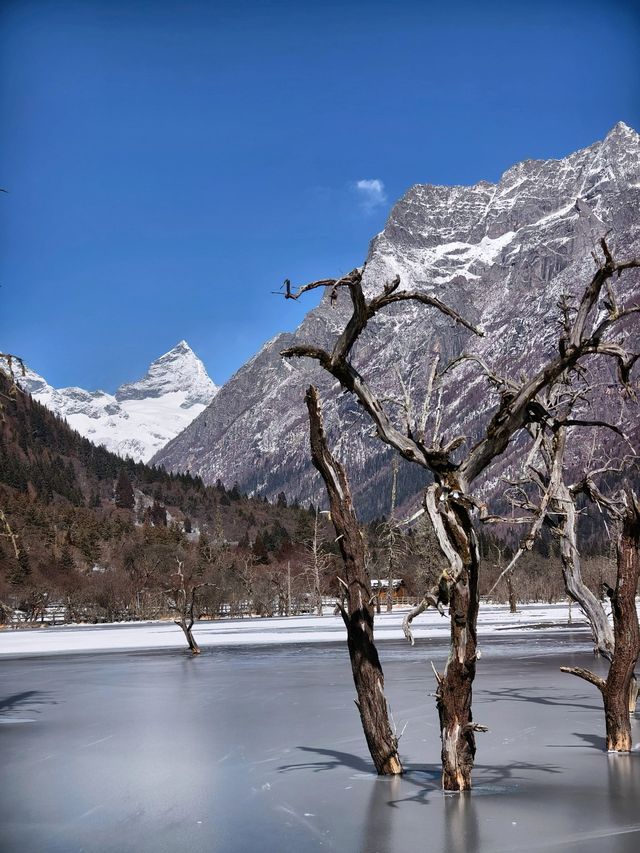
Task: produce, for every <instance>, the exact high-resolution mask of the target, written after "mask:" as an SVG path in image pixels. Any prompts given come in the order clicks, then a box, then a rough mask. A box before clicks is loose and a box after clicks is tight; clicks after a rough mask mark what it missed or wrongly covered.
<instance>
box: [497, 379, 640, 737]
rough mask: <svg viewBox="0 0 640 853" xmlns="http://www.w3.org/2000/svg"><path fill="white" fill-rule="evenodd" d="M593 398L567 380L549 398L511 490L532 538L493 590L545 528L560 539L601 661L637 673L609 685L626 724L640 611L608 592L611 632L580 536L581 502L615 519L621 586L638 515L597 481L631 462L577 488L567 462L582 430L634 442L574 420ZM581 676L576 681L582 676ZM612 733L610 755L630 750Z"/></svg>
mask: <svg viewBox="0 0 640 853" xmlns="http://www.w3.org/2000/svg"><path fill="white" fill-rule="evenodd" d="M592 390H593V389H592V388H591V387H590V386H589V385H588V384H587V385H586V386H584V387H583V386H582V385H578V387H573V388H572V387H571V384H570V379H569V377H565V378H564V382H562V383H559V384H558V386H557V387H554V388H551V389H549V390H548V393H547V395H546V399H545V408H546V412H547V417H546V418H545V420H544V422H541V423H538V424H532V425H531V432H532V435H533V437H534V445H533V449H532V451H531V453H530V454H529V456H528V457H527V460H526V461H525V466H524V467H525V469H526V470H525V472H524V473H525V477H524V478H523V479H522V480H521V481H519V482H516V483H512V486H511V489H512V492H511V499H512V504H513V505H514V506H517V507H518V508H519V509H522V510H524V511H525V512H526V513H528V514H529V515H528V516H524V517H521V518H519V519H517V521H519V522H520V523H529V522H530V524H531V527H530V530H529V532H528V535H527V536H526V537H525V538H524V539H523V540H522V542H521V544H520V547H519V548H518V550H517V551H516V554H515V556H514V558H513V559H512V560H511V562H510V563H509V565H508V566H507V568H506V569H505V570H504V571H503V572H502V573H501V575H500V577H499V578H498V581H496V584H494V588H495V586H496V585H497V583H498V582H499V581H500V580H501V579H502V578H505V577H506V578H508V577H509V575H510V574H511V573H512V571H513V568H514V566H515V564H516V562H517V560H518V559H519V557H520V556H521V555H522V553H524V551H525V550H528V549H530V548H531V547H532V546H533V543H534V541H535V539H536V537H537V536H538V535H539V533H540V531H541V529H542V526H543V525H547V526H548V527H549V528H550V529H551V530H552V532H553V533H554V534H555V535H556V536H557V537H558V539H559V543H560V557H561V561H562V574H563V578H564V583H565V589H566V591H567V595H568V596H569V600H570V601H575V602H576V603H577V604H578V605H579V606H580V608H581V610H582V612H583V613H584V614H585V616H586V617H587V620H588V622H589V625H590V627H591V632H592V635H593V639H594V652H595V653H596V654H598V655H602V656H603V657H605V658H606V659H607V660H608V661H609V665H610V670H611V671H612V672H613V673H616V672H618V671H619V669H620V667H621V666H622V667H623V668H624V669H625V671H626V667H627V666H630V667H631V669H630V676H629V679H628V680H627V679H626V678H625V679H623V678H620V677H614V676H612V678H611V680H610V681H609V682H608V684H607V697H606V699H605V707H606V706H607V704H609V705H615V706H616V707H617V706H618V705H622V704H624V705H625V706H626V707H627V709H628V713H627V716H628V714H629V713H633V712H634V711H635V707H636V700H637V694H638V689H637V682H636V679H635V676H634V673H633V670H634V667H635V663H636V659H637V653H636V655H635V658H634V659H633V661H632V662H631V658H630V657H629V655H630V652H629V649H630V645H629V644H631V646H633V639H632V635H633V634H634V633H635V632H636V629H637V625H638V619H637V615H636V611H635V609H633V610H630V609H629V608H628V607H626V606H624V607H617V605H616V603H615V601H616V600H618V599H620V596H619V594H618V588H617V587H616V590H612V589H611V588H609V587H607V591H608V595H609V598H610V599H611V601H612V610H613V614H614V626H613V629H612V627H611V624H610V622H609V619H608V616H607V613H606V611H605V608H604V605H603V603H602V601H601V600H600V598H599V597H598V596H596V595H594V593H593V592H592V590H590V589H589V587H588V586H587V585H586V583H585V582H584V580H583V577H582V568H581V547H580V542H579V536H578V518H579V508H578V500H579V498H580V497H581V496H584V497H586V498H587V500H589V501H591V502H592V503H593V504H594V505H595V506H597V507H598V509H599V510H600V513H601V514H603V516H608V517H609V519H610V523H611V525H612V527H613V531H614V539H615V540H616V545H617V552H618V583H619V584H620V582H621V581H620V570H621V564H620V554H621V552H622V551H628V549H629V545H628V544H627V545H624V544H623V540H622V538H621V537H622V536H623V534H622V530H623V528H624V519H625V517H626V516H627V515H628V514H629V512H632V508H633V507H634V506H635V505H636V504H635V500H634V499H633V498H632V496H631V493H629V494H628V495H627V496H626V497H625V496H624V494H623V495H621V496H619V497H615V496H613V497H612V496H606V495H605V494H603V492H602V491H601V489H599V488H598V486H597V485H596V481H597V479H598V478H599V477H601V476H604V475H611V474H612V473H614V472H616V473H617V474H623V473H624V472H625V471H626V470H627V467H628V463H627V458H626V457H625V459H623V461H622V462H621V463H620V464H615V462H610V463H607V464H605V465H603V466H601V467H599V468H595V469H594V470H590V471H588V472H587V473H586V474H584V475H583V476H582V477H581V478H580V479H579V480H578V481H576V482H575V483H573V484H571V485H568V484H567V483H566V481H565V456H566V453H567V449H568V443H569V442H570V441H571V438H572V436H574V435H575V432H574V431H575V428H576V427H580V426H585V427H596V428H607V429H609V430H613V431H614V432H616V433H618V434H620V435H621V437H622V438H623V440H624V441H625V442H627V443H628V441H629V440H628V439H627V437H626V436H625V435H624V433H622V431H621V430H620V428H619V427H618V426H617V425H615V424H610V423H607V422H604V421H599V420H589V419H580V418H575V417H573V416H572V410H573V407H574V405H575V404H576V402H577V401H580V402H581V403H584V402H587V403H588V401H589V392H591V391H592ZM594 441H595V439H594ZM632 449H633V448H632ZM634 456H635V453H634ZM531 486H532V487H533V488H535V489H537V491H538V493H539V498H538V499H537V500H533V499H532V498H530V497H529V496H528V492H527V488H528V487H531ZM630 508H631V509H630ZM487 520H492V519H487ZM493 520H496V519H493ZM510 521H511V523H513V522H514V521H515V519H513V518H511V519H510ZM605 525H606V522H605ZM627 538H628V537H627ZM625 541H627V540H625ZM636 547H637V543H636ZM624 580H625V582H631V583H633V579H630V576H629V575H628V574H627V575H626V576H625V578H624ZM636 587H637V577H636V579H635V584H634V586H633V590H634V592H633V595H634V598H635V589H636ZM616 613H617V615H616ZM629 620H630V621H629ZM620 637H624V638H625V639H624V641H623V643H622V646H620V647H618V646H617V642H618V640H619V638H620ZM630 637H631V639H630ZM620 656H622V661H623V662H624V663H621V657H620ZM563 671H565V672H573V670H572V669H566V668H563ZM579 672H584V670H580V671H579ZM579 672H576V673H575V674H579ZM600 681H602V679H600ZM594 683H596V682H594ZM599 686H600V685H599ZM616 690H621V691H624V692H623V693H621V694H620V695H614V694H615V691H616ZM603 695H604V694H603ZM606 716H607V720H609V715H608V714H607V715H606ZM607 726H608V728H607V731H608V735H607V742H608V744H609V747H608V748H609V749H611V750H614V751H619V750H618V747H617V746H615V744H625V743H626V742H627V739H626V735H625V736H622V737H619V736H618V735H617V734H616V733H615V732H614V731H613V727H614V726H615V723H614V722H613V718H612V722H611V736H610V734H609V732H610V726H609V723H608V724H607ZM621 749H622V751H625V750H626V747H624V746H622V748H621Z"/></svg>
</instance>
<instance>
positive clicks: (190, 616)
mask: <svg viewBox="0 0 640 853" xmlns="http://www.w3.org/2000/svg"><path fill="white" fill-rule="evenodd" d="M176 564H177V566H178V568H177V569H176V571H175V572H173V574H172V575H171V576H170V577H169V579H168V581H167V582H165V583H164V585H163V593H164V596H165V599H166V602H167V606H168V608H169V610H170V611H171V612H172V613H173V614H174V616H175V618H174V620H173V621H174V622H175V624H176V625H179V626H180V628H181V629H182V631H183V633H184V636H185V639H186V641H187V645H188V646H189V649H190V650H191V652H192V654H194V655H199V654H200V646H199V645H198V644H197V642H196V640H195V637H194V636H193V625H194V622H195V620H196V613H195V609H196V603H197V597H198V593H199V591H200V590H201V589H204V587H207V586H212V584H211V583H210V582H209V581H204V580H202V579H201V578H199V577H197V575H196V573H195V572H194V571H187V572H185V568H184V564H185V561H184V560H180V559H178V558H177V557H176Z"/></svg>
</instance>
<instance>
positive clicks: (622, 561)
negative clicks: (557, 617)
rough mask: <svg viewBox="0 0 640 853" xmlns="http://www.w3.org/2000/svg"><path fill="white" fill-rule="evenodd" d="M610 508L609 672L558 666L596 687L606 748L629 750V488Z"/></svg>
mask: <svg viewBox="0 0 640 853" xmlns="http://www.w3.org/2000/svg"><path fill="white" fill-rule="evenodd" d="M610 510H611V512H612V513H615V515H616V516H617V523H618V528H619V529H618V535H617V541H616V551H617V572H616V586H615V589H609V590H608V596H609V598H610V599H611V608H612V611H613V635H614V649H613V654H612V656H611V658H610V661H611V662H610V664H609V672H608V674H607V677H606V678H601V677H600V676H599V675H596V674H595V673H593V672H591V671H590V670H588V669H582V668H581V667H572V666H562V667H560V669H561V670H562V671H563V672H568V673H571V674H572V675H577V676H578V677H579V678H584V679H585V680H586V681H588V682H590V683H591V684H594V685H595V686H596V687H597V688H598V689H599V690H600V692H601V693H602V701H603V703H604V715H605V726H606V736H607V750H608V751H609V752H629V751H630V750H631V747H632V740H631V723H630V719H629V717H630V714H629V710H630V707H629V705H630V701H629V697H630V693H631V692H632V684H633V680H634V669H635V666H636V663H637V661H638V656H639V655H640V628H639V626H638V614H637V611H636V591H637V588H638V579H639V577H640V503H639V502H638V499H637V497H636V496H635V495H634V494H633V493H632V492H631V490H627V491H626V493H625V499H624V502H623V506H622V508H619V507H617V506H615V505H614V504H611V507H610ZM635 698H636V697H635V696H634V697H633V699H634V700H635Z"/></svg>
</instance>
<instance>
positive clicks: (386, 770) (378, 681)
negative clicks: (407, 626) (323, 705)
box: [305, 385, 402, 776]
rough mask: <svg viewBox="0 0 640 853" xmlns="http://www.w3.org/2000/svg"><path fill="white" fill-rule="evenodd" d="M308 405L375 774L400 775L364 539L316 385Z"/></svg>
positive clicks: (313, 455)
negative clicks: (333, 451) (339, 564)
mask: <svg viewBox="0 0 640 853" xmlns="http://www.w3.org/2000/svg"><path fill="white" fill-rule="evenodd" d="M305 402H306V404H307V409H308V412H309V437H310V443H311V458H312V460H313V464H314V466H315V467H316V468H317V470H318V471H319V472H320V475H321V476H322V479H323V481H324V484H325V486H326V489H327V494H328V496H329V507H330V511H331V521H332V522H333V526H334V528H335V531H336V536H337V542H338V546H339V548H340V555H341V557H342V565H343V568H344V575H345V576H344V578H338V580H339V582H340V584H341V586H342V588H343V591H344V596H343V598H342V600H341V601H339V602H338V608H339V610H340V613H341V615H342V618H343V620H344V624H345V626H346V628H347V645H348V648H349V658H350V660H351V671H352V673H353V680H354V683H355V686H356V693H357V695H358V699H357V702H356V705H357V706H358V711H359V712H360V719H361V721H362V728H363V729H364V734H365V737H366V739H367V746H368V747H369V752H370V753H371V758H372V759H373V763H374V765H375V768H376V770H377V771H378V773H379V774H380V775H381V776H392V775H397V774H399V773H402V764H401V762H400V757H399V756H398V739H397V738H396V736H395V734H394V732H393V729H392V727H391V724H390V721H389V709H388V706H387V700H386V697H385V694H384V676H383V674H382V666H381V664H380V658H379V657H378V650H377V649H376V646H375V643H374V639H373V619H374V608H373V597H372V594H371V579H370V577H369V572H368V571H367V567H366V559H365V546H364V540H363V538H362V533H361V532H360V525H359V524H358V519H357V516H356V513H355V510H354V508H353V502H352V500H351V491H350V489H349V483H348V481H347V476H346V473H345V470H344V468H343V466H342V465H341V464H340V462H339V461H338V460H337V459H336V458H335V457H334V456H333V455H332V454H331V452H330V451H329V448H328V446H327V440H326V436H325V433H324V426H323V422H322V411H321V409H320V400H319V398H318V392H317V390H316V389H315V388H314V386H313V385H311V386H310V387H309V388H308V389H307V393H306V396H305Z"/></svg>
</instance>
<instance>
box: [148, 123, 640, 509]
mask: <svg viewBox="0 0 640 853" xmlns="http://www.w3.org/2000/svg"><path fill="white" fill-rule="evenodd" d="M639 211H640V137H639V136H638V134H637V133H636V132H635V131H634V130H632V129H631V128H629V127H628V126H626V125H625V124H623V123H619V124H617V125H616V126H615V127H614V128H613V129H612V130H611V131H610V133H609V134H608V135H607V137H606V138H605V139H604V140H603V141H601V142H597V143H595V144H594V145H591V146H590V147H588V148H585V149H583V150H581V151H578V152H576V153H574V154H571V155H570V156H568V157H566V158H564V159H562V160H544V161H535V160H528V161H525V162H522V163H518V164H517V165H515V166H513V167H512V168H510V169H509V170H508V171H507V172H505V173H504V175H503V176H502V178H501V179H500V181H499V182H498V183H496V184H491V183H488V182H486V181H481V182H480V183H478V184H475V185H474V186H471V187H443V186H431V185H416V186H414V187H412V188H411V189H410V190H409V191H408V192H407V193H406V195H405V196H404V197H403V198H402V199H400V201H399V202H398V203H397V204H396V205H395V206H394V208H393V209H392V211H391V214H390V216H389V219H388V222H387V224H386V226H385V228H384V230H383V231H382V233H380V234H378V235H377V236H376V237H375V238H374V239H373V241H372V243H371V246H370V251H369V255H368V258H367V265H366V273H365V284H366V289H367V291H368V293H369V294H371V293H373V292H378V291H379V290H380V289H381V287H382V285H383V284H384V282H385V281H387V280H389V279H391V278H392V277H393V276H395V275H396V274H399V275H400V276H401V282H402V283H401V287H402V288H405V289H410V288H420V289H422V290H424V291H425V292H428V293H431V294H434V295H437V296H438V297H439V298H440V299H442V300H443V301H445V302H446V303H448V304H449V305H451V306H452V307H453V308H455V309H456V310H457V311H458V312H460V313H461V314H462V315H463V316H465V317H467V318H468V319H470V320H472V321H473V322H475V323H476V324H479V325H480V326H482V327H483V329H484V330H485V332H486V335H485V337H484V338H481V339H480V338H476V337H473V336H472V335H471V334H470V333H469V332H467V331H466V330H464V329H462V328H461V327H456V326H454V325H453V324H452V323H451V321H449V320H448V319H447V318H445V317H443V316H442V315H440V314H438V313H437V312H435V311H433V310H430V309H427V308H425V307H424V306H420V305H412V304H410V303H408V304H405V305H404V306H396V307H395V308H394V307H393V306H392V307H391V308H389V309H386V311H385V313H384V314H381V315H379V316H377V317H376V318H375V320H374V321H373V322H371V323H370V324H369V326H368V327H367V330H366V332H365V334H364V335H363V336H362V338H361V339H360V341H359V342H358V345H357V348H356V350H355V351H354V355H353V362H354V364H355V365H356V366H357V367H358V368H359V369H360V370H361V372H362V373H363V374H364V375H365V376H366V377H367V379H368V381H369V382H370V383H371V385H372V386H373V387H374V389H376V390H377V391H378V392H379V393H381V394H383V395H386V396H393V395H398V396H399V394H400V385H399V380H398V373H399V374H401V375H402V376H404V377H405V380H406V381H409V378H410V381H411V390H412V397H413V400H414V402H415V404H416V405H417V406H420V405H421V399H422V396H423V395H424V389H425V387H426V384H427V375H428V372H429V368H430V365H431V363H432V359H433V357H434V355H435V353H436V352H437V353H439V357H440V359H441V364H446V363H447V362H448V360H450V359H451V358H453V357H455V356H456V355H458V354H459V353H460V352H461V351H462V350H466V351H467V352H473V353H475V354H477V355H478V356H479V357H480V358H483V359H485V360H486V361H487V362H488V363H490V364H491V365H492V366H493V367H494V368H495V369H496V370H497V371H498V372H500V373H502V374H506V375H511V376H518V375H519V374H521V373H522V372H524V373H530V372H531V371H533V370H534V369H536V368H537V367H538V366H539V364H540V362H541V360H542V357H543V356H544V355H545V354H548V353H549V352H550V350H551V349H552V348H553V346H554V345H555V341H556V340H557V325H556V321H557V319H558V316H559V312H558V307H557V302H558V299H559V298H560V296H561V295H562V294H569V295H574V296H575V295H576V294H577V293H578V292H580V291H581V289H582V288H583V287H584V285H585V283H586V282H587V281H588V280H589V279H590V277H591V275H592V273H593V270H594V260H593V257H592V252H593V251H594V250H595V249H596V248H597V241H598V239H599V238H600V237H601V236H602V235H604V234H607V233H608V234H609V237H608V239H609V241H610V244H611V246H612V247H613V249H614V250H615V252H616V254H617V255H618V256H621V257H622V256H626V255H631V254H638V252H639V251H640V216H639ZM284 272H286V269H285V270H284ZM331 274H332V271H331V270H327V271H326V275H327V276H330V275H331ZM624 284H625V287H627V288H629V290H628V293H627V300H628V299H631V300H634V299H636V300H637V298H638V297H639V296H640V281H639V277H638V275H637V274H635V273H627V274H625V279H624ZM347 301H348V297H347V296H346V295H345V294H344V293H342V292H341V293H340V297H339V299H338V301H337V304H336V305H331V303H330V301H329V299H328V298H327V297H325V298H323V300H322V302H321V304H320V305H319V307H317V308H316V309H314V310H312V311H310V313H309V314H308V315H307V317H306V318H305V320H304V321H303V323H302V324H301V325H300V327H299V328H298V329H297V330H296V332H295V333H294V334H282V335H279V336H277V337H276V338H274V339H273V340H270V341H268V342H267V343H266V344H265V345H264V346H263V347H262V349H261V350H260V351H259V352H258V353H257V354H256V355H255V356H254V357H253V358H252V359H251V360H250V361H249V362H247V363H246V364H245V365H244V366H243V367H242V368H241V369H240V370H239V371H238V372H237V373H236V374H235V376H233V377H232V378H231V379H230V380H229V381H228V382H227V383H226V385H225V386H224V388H222V390H221V391H220V393H219V394H218V395H217V396H216V398H215V399H214V400H213V402H212V404H211V405H210V406H209V407H208V408H207V409H206V410H205V411H204V412H203V413H202V414H201V415H199V416H198V417H197V418H196V419H195V420H194V421H193V423H191V424H190V426H189V427H188V428H187V429H186V430H184V432H182V433H181V434H180V435H179V436H177V437H176V438H175V439H173V440H172V441H171V442H169V444H168V445H167V446H166V447H164V448H163V449H162V450H161V451H159V453H157V454H156V456H155V457H154V459H153V461H154V462H158V463H161V464H163V465H165V466H167V467H168V468H170V469H173V470H189V471H190V472H191V473H193V474H199V475H200V476H202V477H203V479H204V480H205V481H206V482H212V481H215V479H216V478H221V479H222V480H223V481H224V482H225V483H229V484H230V483H233V482H238V483H239V485H240V487H241V488H243V489H245V490H249V491H253V492H257V493H262V494H266V495H269V496H272V495H274V494H275V493H277V492H278V491H280V490H281V489H284V490H285V491H286V492H287V493H288V494H289V495H290V496H291V497H298V498H299V499H301V500H308V499H309V497H314V498H316V499H318V498H320V499H321V495H322V491H321V489H320V484H319V481H318V478H317V476H316V474H315V472H314V471H313V469H312V467H311V465H310V461H309V451H308V446H307V441H308V439H307V421H306V410H305V407H304V404H303V396H304V389H305V387H306V386H307V385H308V384H309V382H315V383H316V384H318V385H319V386H320V388H321V391H322V395H323V398H324V400H325V417H326V420H327V425H328V431H329V434H330V436H331V438H332V441H333V442H334V446H337V450H338V453H339V454H340V456H341V457H342V458H343V459H344V461H345V462H346V464H347V467H348V469H349V472H350V475H351V478H352V483H353V486H354V491H355V493H356V498H357V502H358V506H359V509H360V512H361V514H362V515H363V517H367V516H368V517H370V516H372V515H376V514H380V513H384V512H386V511H388V506H389V490H388V488H387V483H388V480H389V468H390V465H389V454H388V452H387V451H386V450H385V448H384V447H383V446H382V444H381V443H380V442H379V441H377V440H376V439H375V438H373V437H371V436H370V431H371V429H370V424H369V423H368V422H367V420H366V419H365V418H364V417H363V415H362V414H361V413H360V412H359V411H358V409H357V407H356V406H355V405H354V403H353V400H351V399H350V398H349V397H347V396H345V395H342V394H340V390H339V388H337V387H335V385H334V384H333V383H332V382H329V381H328V380H327V378H326V376H324V375H323V374H322V372H321V371H320V370H319V369H318V368H317V366H315V365H314V364H311V363H307V362H305V361H293V362H287V361H283V359H282V358H281V356H280V352H281V351H282V350H283V349H285V347H287V346H289V345H291V344H292V343H293V342H295V341H305V342H315V343H317V344H320V345H326V344H328V343H329V342H330V341H332V340H333V339H334V338H335V335H336V333H337V332H338V330H340V329H341V328H342V326H343V324H344V321H345V317H346V316H348V308H349V306H348V304H346V303H347ZM286 310H287V304H286V303H284V302H283V306H282V311H283V315H284V313H285V312H286ZM604 379H605V383H606V377H604ZM494 402H495V398H494V397H492V395H491V391H490V388H489V387H488V385H487V382H486V379H485V378H484V377H483V376H482V374H481V372H480V371H479V370H478V368H477V365H474V364H473V363H471V362H466V363H464V364H463V365H462V366H461V367H460V368H459V369H457V370H456V371H455V373H454V374H452V378H451V379H450V380H449V382H448V385H447V386H446V387H445V388H444V389H443V403H444V405H443V407H442V408H443V416H442V430H443V432H444V434H445V435H448V436H449V437H451V436H452V435H458V434H460V433H462V434H464V435H466V436H467V439H468V440H469V441H471V440H473V439H474V437H475V436H477V432H478V413H479V412H482V413H484V417H485V418H486V417H488V416H489V415H490V413H491V406H492V405H493V403H494ZM391 405H393V404H391ZM616 405H617V404H616ZM396 410H397V412H398V417H399V418H401V417H402V412H401V411H400V409H399V407H397V408H396ZM636 414H637V413H636ZM626 417H628V418H632V417H633V418H635V415H633V416H632V415H630V414H629V413H627V415H626ZM507 457H508V454H507ZM508 461H509V459H508V458H505V460H504V464H503V466H502V469H501V466H497V468H494V469H492V472H491V477H492V480H491V481H489V482H485V484H484V487H485V489H489V490H494V491H495V490H496V489H497V488H498V479H497V478H498V475H499V474H500V473H503V471H504V466H506V465H507V464H508ZM414 469H415V470H413V469H412V468H411V467H410V466H408V465H404V466H403V468H402V469H401V479H400V491H401V497H402V498H407V497H408V496H410V495H411V494H412V493H413V494H415V493H416V492H417V490H418V488H419V486H420V485H421V483H422V482H424V481H425V479H426V477H425V475H423V474H422V472H421V471H419V470H418V469H417V467H416V466H414Z"/></svg>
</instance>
